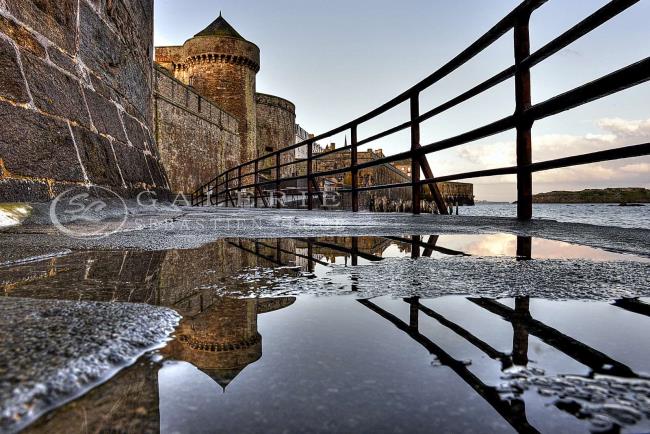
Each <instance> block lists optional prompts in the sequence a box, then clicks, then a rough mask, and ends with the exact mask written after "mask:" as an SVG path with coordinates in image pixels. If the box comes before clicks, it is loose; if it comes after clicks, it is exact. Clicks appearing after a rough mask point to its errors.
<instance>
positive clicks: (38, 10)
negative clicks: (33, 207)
mask: <svg viewBox="0 0 650 434" xmlns="http://www.w3.org/2000/svg"><path fill="white" fill-rule="evenodd" d="M152 55H153V0H115V1H111V2H98V1H92V0H15V1H14V0H11V1H0V121H1V123H2V128H1V129H0V202H17V201H26V202H38V201H47V200H50V199H52V198H53V197H55V196H56V195H57V194H58V193H60V192H62V191H65V190H67V189H68V188H71V187H80V188H83V189H89V190H94V191H97V189H96V188H93V186H108V187H110V188H111V189H113V190H114V191H117V192H120V193H121V194H124V195H127V196H132V195H134V194H135V193H136V192H138V191H141V190H142V189H144V188H150V189H156V190H158V191H159V192H160V193H164V194H167V193H168V183H167V180H166V176H165V174H164V170H163V169H162V168H161V164H160V156H159V153H158V150H157V148H156V145H155V142H154V139H153V113H152V104H151V101H152V85H153V70H152V67H151V63H152ZM98 193H99V192H98Z"/></svg>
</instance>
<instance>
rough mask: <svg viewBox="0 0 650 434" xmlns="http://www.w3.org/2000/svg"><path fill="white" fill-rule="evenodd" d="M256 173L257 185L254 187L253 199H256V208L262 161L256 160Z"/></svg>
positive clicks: (254, 177)
mask: <svg viewBox="0 0 650 434" xmlns="http://www.w3.org/2000/svg"><path fill="white" fill-rule="evenodd" d="M254 169H255V175H254V176H253V179H254V180H255V181H254V183H255V187H253V200H254V201H255V208H257V192H258V191H259V190H260V188H259V186H258V185H257V184H258V183H259V182H260V178H259V176H258V173H257V172H259V169H260V163H259V161H257V160H255V167H254Z"/></svg>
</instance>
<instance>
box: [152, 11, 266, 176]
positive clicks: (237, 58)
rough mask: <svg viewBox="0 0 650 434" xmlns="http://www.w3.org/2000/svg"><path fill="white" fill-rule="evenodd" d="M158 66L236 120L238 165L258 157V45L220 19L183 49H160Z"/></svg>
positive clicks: (157, 56)
mask: <svg viewBox="0 0 650 434" xmlns="http://www.w3.org/2000/svg"><path fill="white" fill-rule="evenodd" d="M156 62H157V63H159V64H160V65H161V66H163V67H164V68H166V69H168V70H169V71H170V72H171V73H172V74H173V75H174V77H176V78H177V79H178V80H179V81H181V82H182V83H184V84H186V85H188V86H192V87H193V88H194V89H195V90H196V92H197V93H198V94H200V95H202V96H204V97H205V98H207V99H210V100H211V101H213V102H214V103H216V104H217V105H219V107H221V108H222V109H223V110H225V111H227V112H228V113H230V114H231V115H233V116H235V118H236V119H237V121H238V122H239V136H240V141H241V145H242V146H241V148H240V157H239V159H238V162H237V164H240V163H242V162H245V161H249V160H251V159H253V158H255V157H257V152H256V151H257V145H256V142H257V122H256V120H257V116H256V106H255V89H256V75H257V72H258V71H259V70H260V49H259V48H258V47H257V45H255V44H253V43H251V42H249V41H247V40H245V39H244V38H243V37H241V36H240V35H239V34H238V33H237V32H236V31H235V30H234V29H233V28H232V27H231V26H230V25H229V24H228V23H227V22H226V21H225V20H224V19H223V18H222V17H221V16H220V17H219V18H218V19H217V20H216V21H215V22H214V23H212V24H211V25H210V26H208V27H207V28H206V29H204V30H203V31H201V32H199V33H198V34H196V35H195V36H194V37H192V38H190V39H188V40H187V41H186V42H185V43H184V44H183V45H182V46H177V47H160V48H156ZM214 175H216V173H215V174H214ZM197 187H198V185H197Z"/></svg>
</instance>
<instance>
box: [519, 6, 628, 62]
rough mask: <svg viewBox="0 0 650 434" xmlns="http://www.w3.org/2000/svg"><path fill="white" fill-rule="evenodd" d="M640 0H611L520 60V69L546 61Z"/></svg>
mask: <svg viewBox="0 0 650 434" xmlns="http://www.w3.org/2000/svg"><path fill="white" fill-rule="evenodd" d="M639 1H640V0H611V1H610V2H609V3H607V4H606V5H605V6H603V7H601V8H600V9H598V10H597V11H596V12H594V13H593V14H591V15H589V16H588V17H587V18H585V19H584V20H582V21H580V22H579V23H578V24H576V25H575V26H573V27H571V28H570V29H569V30H567V31H566V32H564V33H562V34H561V35H560V36H558V37H557V38H555V39H553V40H552V41H550V42H548V43H547V44H546V45H544V46H543V47H542V48H540V49H539V50H537V51H535V52H534V53H533V54H531V55H530V56H528V57H527V58H526V59H524V60H522V62H521V66H522V68H532V67H533V66H535V65H537V64H538V63H540V62H542V61H544V60H546V59H548V58H549V57H550V56H552V55H553V54H555V53H557V52H558V51H560V50H561V49H563V48H565V47H567V46H568V45H571V44H572V43H573V42H575V41H577V40H578V39H580V38H581V37H583V36H585V35H586V34H588V33H589V32H591V31H592V30H594V29H596V28H598V27H600V26H601V25H603V24H604V23H606V22H607V21H609V20H611V19H612V18H614V17H615V16H617V15H618V14H620V13H621V12H624V11H625V10H627V9H629V8H630V7H632V6H634V5H635V4H636V3H638V2H639Z"/></svg>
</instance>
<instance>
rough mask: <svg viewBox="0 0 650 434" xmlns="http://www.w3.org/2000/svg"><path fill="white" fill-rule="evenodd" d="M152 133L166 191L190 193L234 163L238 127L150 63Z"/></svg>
mask: <svg viewBox="0 0 650 434" xmlns="http://www.w3.org/2000/svg"><path fill="white" fill-rule="evenodd" d="M154 74H155V88H154V96H155V115H156V116H155V119H156V120H155V131H156V142H157V143H158V149H159V150H160V156H161V161H162V165H163V167H164V169H165V171H166V173H167V175H168V176H169V182H170V187H171V189H172V191H174V192H177V193H185V194H187V193H191V192H193V191H194V190H196V189H197V188H198V187H200V186H201V185H203V184H205V183H206V182H208V181H209V180H211V179H212V178H213V177H215V176H216V175H217V174H219V173H221V172H223V171H224V170H226V168H227V167H232V166H235V165H237V164H239V156H240V147H241V144H240V138H239V123H238V121H237V119H235V118H234V117H233V116H231V115H230V114H228V113H226V112H225V111H224V110H222V109H221V108H219V107H217V106H216V105H215V104H214V103H213V102H212V101H210V100H207V99H205V98H204V97H202V96H201V95H199V94H198V93H197V92H196V91H195V90H194V89H193V88H191V87H190V86H186V85H185V84H183V83H182V82H181V81H179V80H177V79H175V78H173V77H172V76H171V75H170V73H169V72H168V70H167V69H166V68H164V67H161V66H158V65H156V68H155V71H154Z"/></svg>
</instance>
